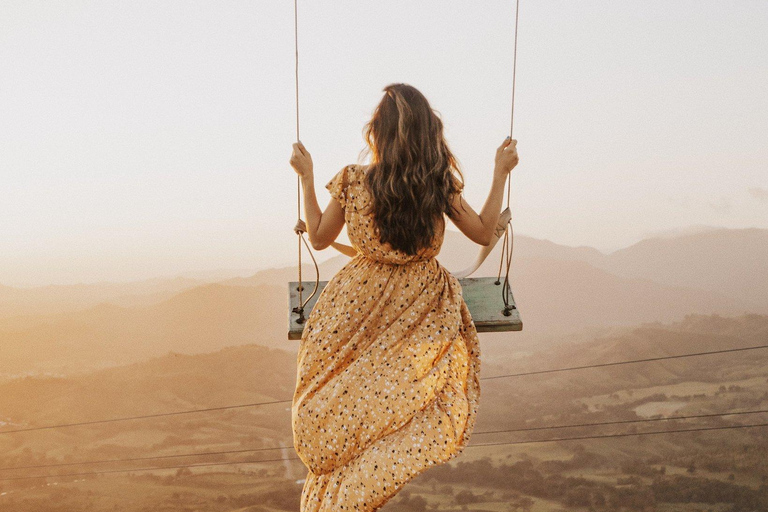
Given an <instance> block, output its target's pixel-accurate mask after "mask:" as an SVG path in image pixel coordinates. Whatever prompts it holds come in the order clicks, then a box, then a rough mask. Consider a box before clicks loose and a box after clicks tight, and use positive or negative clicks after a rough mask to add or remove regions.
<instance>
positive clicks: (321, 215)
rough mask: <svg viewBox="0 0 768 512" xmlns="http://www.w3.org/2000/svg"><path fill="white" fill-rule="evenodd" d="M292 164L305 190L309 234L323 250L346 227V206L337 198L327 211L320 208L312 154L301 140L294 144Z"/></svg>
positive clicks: (316, 248)
mask: <svg viewBox="0 0 768 512" xmlns="http://www.w3.org/2000/svg"><path fill="white" fill-rule="evenodd" d="M291 166H292V167H293V168H294V170H295V171H296V174H298V175H299V177H300V178H301V187H302V189H303V191H304V215H305V216H306V218H307V222H306V225H307V234H309V241H310V242H311V243H312V247H313V248H314V249H315V250H317V251H320V250H323V249H325V248H326V247H328V246H329V245H331V243H332V242H333V241H334V240H336V237H337V236H339V233H341V229H342V228H343V227H344V208H343V207H342V206H341V203H339V202H338V201H337V200H336V199H334V198H331V201H330V202H329V203H328V206H326V208H325V211H322V210H321V209H320V205H319V204H318V202H317V195H316V194H315V177H314V170H313V165H312V156H311V155H310V154H309V151H307V149H306V148H305V147H304V145H303V144H302V143H300V142H297V143H295V144H294V145H293V154H292V155H291Z"/></svg>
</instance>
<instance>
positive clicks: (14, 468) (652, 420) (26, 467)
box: [0, 409, 768, 471]
mask: <svg viewBox="0 0 768 512" xmlns="http://www.w3.org/2000/svg"><path fill="white" fill-rule="evenodd" d="M762 413H768V409H760V410H756V411H735V412H723V413H711V414H691V415H685V416H668V417H666V418H643V419H637V420H617V421H602V422H593V423H575V424H567V425H551V426H540V427H527V428H515V429H505V430H486V431H480V432H474V433H473V435H483V434H502V433H514V432H531V431H539V430H554V429H560V428H577V427H596V426H605V425H624V424H631V423H646V422H656V421H669V420H688V419H702V418H714V417H723V416H738V415H744V414H762ZM285 448H287V447H285V446H277V447H274V448H251V449H242V450H224V451H217V452H191V453H180V454H177V455H156V456H147V457H131V458H119V459H102V460H85V461H80V462H65V463H56V464H37V465H31V466H14V467H0V471H12V470H19V469H42V468H55V467H64V466H85V465H90V464H106V463H112V462H134V461H142V460H160V459H175V458H181V457H196V456H200V457H203V456H208V455H229V454H235V453H252V452H261V451H275V450H282V449H285Z"/></svg>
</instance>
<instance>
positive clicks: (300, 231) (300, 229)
mask: <svg viewBox="0 0 768 512" xmlns="http://www.w3.org/2000/svg"><path fill="white" fill-rule="evenodd" d="M293 45H294V50H295V64H296V65H295V82H296V142H301V137H300V136H299V5H298V0H293ZM296 206H297V217H298V221H296V226H294V228H293V231H294V232H295V233H296V234H297V235H298V237H299V238H298V243H299V246H298V254H299V272H298V274H299V286H298V288H297V291H298V292H299V305H298V306H296V307H295V308H293V312H294V313H296V314H298V315H299V318H298V319H297V320H296V322H298V323H299V324H303V323H304V322H305V321H306V318H305V317H304V307H305V306H306V305H307V303H308V302H309V301H310V300H311V299H312V297H314V296H315V294H316V293H317V289H318V288H319V287H320V267H318V266H317V261H316V260H315V256H314V254H312V249H311V248H310V247H309V244H308V243H307V240H306V239H305V238H304V233H306V231H307V228H306V223H305V222H304V221H303V220H301V176H296ZM302 242H303V243H304V246H305V247H306V248H307V252H308V253H309V256H310V258H312V264H314V266H315V289H314V290H313V291H312V294H311V295H310V296H309V297H307V299H306V300H302V299H303V292H304V281H302V279H301V244H302Z"/></svg>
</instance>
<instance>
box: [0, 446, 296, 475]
mask: <svg viewBox="0 0 768 512" xmlns="http://www.w3.org/2000/svg"><path fill="white" fill-rule="evenodd" d="M284 448H287V447H286V446H277V447H275V448H251V449H243V450H225V451H219V452H192V453H180V454H178V455H155V456H153V457H130V458H123V459H101V460H84V461H81V462H61V463H56V464H36V465H34V466H14V467H6V468H0V471H11V470H17V469H40V468H58V467H63V466H85V465H88V464H107V463H110V462H134V461H139V460H154V459H177V458H180V457H202V456H206V455H227V454H232V453H251V452H267V451H274V450H282V449H284Z"/></svg>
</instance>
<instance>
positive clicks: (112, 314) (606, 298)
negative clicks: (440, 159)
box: [0, 229, 768, 376]
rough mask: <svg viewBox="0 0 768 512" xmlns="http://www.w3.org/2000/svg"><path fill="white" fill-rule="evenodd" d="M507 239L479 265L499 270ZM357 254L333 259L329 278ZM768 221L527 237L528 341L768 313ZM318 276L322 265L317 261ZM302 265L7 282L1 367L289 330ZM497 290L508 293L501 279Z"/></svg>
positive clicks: (220, 343) (524, 302) (192, 349)
mask: <svg viewBox="0 0 768 512" xmlns="http://www.w3.org/2000/svg"><path fill="white" fill-rule="evenodd" d="M476 251H477V246H476V245H475V244H473V243H472V242H471V241H469V240H468V239H466V238H465V237H464V236H463V235H461V234H460V233H457V232H454V231H447V232H446V237H445V243H444V245H443V249H442V251H441V253H440V255H439V256H438V259H439V260H440V262H441V263H442V264H443V265H444V266H446V267H447V268H448V269H450V270H458V269H461V268H463V267H465V266H467V265H468V264H469V263H470V262H471V261H472V260H473V258H474V254H475V253H476ZM499 256H500V247H497V248H496V249H495V250H494V252H493V253H492V254H491V256H490V257H489V258H488V260H487V261H486V262H485V264H484V265H483V266H482V267H481V269H480V270H479V271H478V273H477V274H476V275H478V276H482V275H494V276H495V275H496V273H497V271H498V266H499ZM347 261H349V259H348V258H347V257H345V256H341V255H338V256H335V257H332V258H331V259H329V260H327V261H325V262H323V263H322V264H321V265H320V267H321V278H322V279H323V280H327V279H329V278H330V277H331V276H332V275H333V274H334V273H335V272H337V271H338V270H339V269H340V268H341V267H342V266H343V265H344V264H345V263H346V262H347ZM766 268H768V230H762V229H738V230H734V229H712V230H706V231H698V232H694V233H688V234H681V235H679V236H669V235H668V236H664V237H656V238H650V239H646V240H643V241H641V242H638V243H637V244H634V245H632V246H630V247H627V248H625V249H621V250H619V251H615V252H613V253H611V254H604V253H601V252H600V251H598V250H596V249H594V248H590V247H568V246H564V245H559V244H555V243H553V242H550V241H547V240H540V239H536V238H532V237H527V236H521V235H518V236H516V237H515V246H514V253H513V264H512V272H511V280H512V286H513V291H514V294H515V299H516V301H517V304H518V307H519V308H520V311H521V315H522V317H523V322H524V331H523V332H521V333H505V334H493V335H484V336H485V337H486V339H488V340H489V341H493V340H508V339H509V340H515V341H516V342H518V341H519V342H522V341H524V340H530V339H537V340H539V339H542V338H543V337H550V338H552V337H563V336H564V335H566V334H568V333H574V332H576V331H580V330H583V329H588V328H594V327H610V326H622V325H633V324H639V323H643V322H656V321H661V322H670V321H675V320H680V319H682V318H684V317H685V315H687V314H692V313H698V314H712V313H716V314H720V315H723V316H733V315H740V314H743V313H745V312H751V313H760V314H768V272H766ZM303 274H304V276H305V279H306V278H310V279H311V278H313V276H314V269H313V268H312V267H310V266H309V265H306V266H305V267H304V269H303ZM295 279H296V268H295V267H285V268H278V269H270V270H264V271H261V272H257V273H256V274H254V275H253V276H251V277H248V278H236V279H229V280H225V281H221V282H219V283H206V282H204V281H201V280H197V279H189V278H175V279H167V280H150V281H142V282H135V283H126V284H113V283H108V284H95V285H77V286H51V287H43V288H33V289H18V288H10V287H0V341H1V343H0V351H1V353H0V375H3V374H4V375H6V376H8V375H16V374H20V373H25V372H34V371H37V372H41V371H48V372H65V373H71V372H76V371H81V370H89V369H93V368H98V367H103V366H112V365H117V364H123V363H127V362H133V361H139V360H142V359H146V358H147V357H152V356H157V355H161V354H164V353H167V352H168V351H175V352H181V353H200V352H209V351H212V350H217V349H219V348H222V347H226V346H232V345H242V344H247V343H259V344H261V345H266V346H271V347H284V348H288V349H290V350H295V348H296V344H295V342H288V341H287V340H286V330H287V318H288V308H287V282H288V281H290V280H295ZM492 293H496V290H493V292H492Z"/></svg>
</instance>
